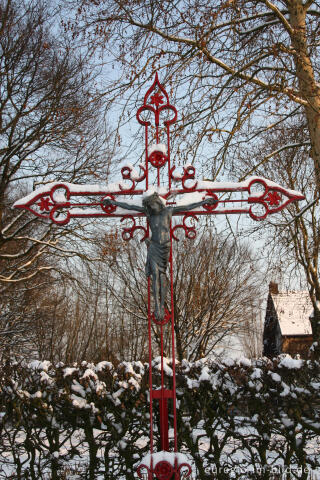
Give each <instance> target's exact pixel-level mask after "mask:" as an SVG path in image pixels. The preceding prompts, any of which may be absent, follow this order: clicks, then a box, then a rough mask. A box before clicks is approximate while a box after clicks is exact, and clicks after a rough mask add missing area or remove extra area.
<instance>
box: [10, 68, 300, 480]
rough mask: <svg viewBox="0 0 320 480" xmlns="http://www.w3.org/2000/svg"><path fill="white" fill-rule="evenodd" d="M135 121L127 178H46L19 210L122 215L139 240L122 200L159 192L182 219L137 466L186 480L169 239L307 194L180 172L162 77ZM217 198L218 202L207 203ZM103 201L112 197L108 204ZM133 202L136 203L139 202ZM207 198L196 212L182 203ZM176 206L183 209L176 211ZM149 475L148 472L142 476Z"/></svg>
mask: <svg viewBox="0 0 320 480" xmlns="http://www.w3.org/2000/svg"><path fill="white" fill-rule="evenodd" d="M137 120H138V122H139V123H140V124H141V125H143V126H144V138H145V160H144V163H143V164H139V165H138V171H137V170H136V169H135V168H134V167H133V166H132V165H126V166H123V167H122V169H121V175H122V180H121V181H120V182H116V183H113V184H108V185H76V184H70V183H58V182H54V183H49V184H46V185H44V186H42V187H40V188H38V189H37V190H35V191H33V192H32V193H30V194H29V195H28V196H26V197H24V198H22V199H21V200H18V201H17V202H16V203H15V205H14V206H15V208H20V209H25V210H28V211H29V212H31V213H33V214H35V215H37V216H38V217H40V218H46V219H49V220H51V221H52V222H54V223H56V224H58V225H65V224H67V223H68V222H69V221H70V220H71V219H72V218H82V217H87V218H88V217H90V218H94V217H97V218H98V217H103V218H114V217H118V218H120V219H121V222H122V221H124V220H127V221H129V225H127V226H125V227H123V231H122V237H123V239H124V240H130V239H132V238H133V235H134V234H135V232H136V231H138V232H140V233H142V238H141V241H143V240H146V239H147V238H148V237H149V229H150V225H149V224H148V222H147V221H146V220H145V223H144V225H141V224H140V223H141V222H140V223H138V224H137V222H136V219H137V218H145V217H146V214H145V212H144V211H142V210H143V209H141V208H140V209H138V210H137V211H134V210H133V211H132V208H130V209H129V210H128V209H126V208H122V207H121V206H119V205H113V204H112V202H115V203H117V202H118V201H119V200H120V199H121V198H127V199H128V200H127V201H126V203H127V204H128V203H131V204H132V205H137V204H138V203H139V202H140V203H139V205H142V198H143V196H144V197H145V196H146V195H148V194H151V193H152V192H157V194H158V195H160V197H161V198H162V199H163V201H164V203H166V204H167V205H169V206H173V207H175V208H173V209H172V212H173V213H172V214H173V216H179V217H182V220H181V221H180V223H173V222H171V223H170V231H169V234H170V255H169V267H170V268H169V270H170V302H169V305H170V307H169V308H168V309H167V310H166V311H165V315H164V316H163V317H160V318H159V316H156V315H155V314H154V307H153V304H154V301H153V300H154V299H152V295H151V279H150V276H149V277H148V334H149V389H150V455H148V456H147V457H145V458H144V459H143V460H142V462H141V463H140V465H139V467H138V469H137V473H138V475H139V477H140V478H145V476H144V477H143V475H147V478H148V479H152V478H157V479H158V480H170V479H172V478H174V479H180V478H182V475H183V478H187V477H188V476H190V475H191V473H192V472H191V467H190V465H189V464H188V460H187V458H186V457H185V456H184V455H182V454H180V453H178V452H177V412H176V380H175V367H176V361H175V331H174V314H173V312H174V308H173V268H174V266H173V261H172V244H173V241H174V240H175V241H178V240H179V239H178V236H177V233H178V231H179V230H182V231H183V232H184V233H185V236H186V237H187V238H188V239H193V238H194V237H195V236H196V229H195V222H196V221H197V220H198V217H199V216H200V215H226V214H248V215H249V216H250V217H251V218H252V219H254V220H264V219H265V218H266V217H267V216H268V215H272V214H274V213H277V212H279V211H280V210H282V209H283V208H285V207H286V206H287V205H289V204H290V203H291V202H294V201H297V200H302V199H304V196H303V195H302V194H301V193H299V192H295V191H292V190H288V189H285V188H283V187H281V186H280V185H278V184H276V183H274V182H272V181H269V180H266V179H264V178H261V177H251V178H248V179H247V180H245V181H243V182H240V183H232V182H227V183H219V182H211V181H204V180H198V179H197V178H196V170H195V167H194V166H192V165H186V166H184V167H183V168H182V171H180V172H177V171H176V166H175V165H174V163H173V162H172V159H171V152H170V127H171V125H172V124H173V123H174V122H175V121H176V120H177V110H176V109H175V107H174V106H173V105H171V104H170V102H169V97H168V94H167V92H166V90H165V88H164V87H163V86H162V85H161V84H160V83H159V79H158V75H157V74H156V76H155V80H154V82H153V84H152V85H151V87H150V88H149V90H148V91H147V93H146V94H145V96H144V101H143V105H142V106H141V107H140V108H139V109H138V111H137ZM208 198H213V199H215V200H216V202H212V201H211V203H210V202H209V203H205V202H204V200H205V199H208ZM106 199H109V202H105V203H103V202H104V201H105V200H106ZM134 199H135V200H134ZM119 203H121V202H119ZM192 203H202V205H201V207H197V208H195V209H194V210H192V211H189V210H190V208H189V209H187V208H186V210H185V211H184V210H183V205H190V204H192ZM177 206H179V208H176V207H177ZM153 322H155V323H156V324H157V325H158V326H159V328H160V339H161V342H160V343H161V348H160V354H161V372H160V373H161V385H160V387H159V388H155V387H154V385H153V375H152V358H153V351H152V328H151V326H152V323H153ZM165 328H170V338H171V355H172V371H173V376H172V386H171V388H168V387H166V385H165V376H164V372H165V368H166V359H165V358H164V347H163V339H164V329H165ZM154 401H158V402H159V411H160V443H161V452H157V453H155V452H154V436H153V423H154V422H153V404H154ZM168 402H171V408H172V410H173V442H172V443H173V445H172V448H173V451H171V452H170V451H169V450H170V442H169V423H168ZM143 472H145V473H143Z"/></svg>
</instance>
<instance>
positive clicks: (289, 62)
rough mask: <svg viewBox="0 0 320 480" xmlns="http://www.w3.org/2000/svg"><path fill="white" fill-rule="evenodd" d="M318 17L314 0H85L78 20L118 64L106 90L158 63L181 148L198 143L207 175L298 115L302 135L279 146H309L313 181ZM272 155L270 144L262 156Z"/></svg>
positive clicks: (120, 88) (318, 138)
mask: <svg viewBox="0 0 320 480" xmlns="http://www.w3.org/2000/svg"><path fill="white" fill-rule="evenodd" d="M71 3H72V2H71ZM319 16H320V10H319V2H318V0H310V1H303V0H275V1H269V0H234V1H230V2H225V1H222V0H221V1H220V0H219V1H216V2H209V3H208V2H201V1H198V0H190V1H181V2H171V1H158V0H148V1H146V2H140V1H138V0H137V1H131V2H130V3H129V4H127V3H125V2H122V1H119V0H102V1H99V2H95V1H91V0H83V1H82V7H80V9H79V15H78V22H77V24H76V26H77V27H78V31H79V32H82V34H84V35H87V36H88V38H89V39H90V41H92V39H93V38H94V37H96V40H97V42H96V46H97V47H99V46H101V45H103V47H104V48H106V49H107V51H108V53H109V55H110V56H111V59H112V60H113V61H114V62H118V65H119V67H120V68H121V69H122V72H123V74H122V75H121V76H119V78H117V83H112V84H109V85H107V91H108V92H109V93H110V94H112V95H114V93H115V92H117V93H118V94H121V95H124V92H125V90H126V89H129V88H131V87H132V86H134V87H140V86H141V85H142V84H144V83H145V82H146V81H149V78H148V74H149V73H150V74H152V73H153V71H154V70H155V69H160V70H163V73H162V78H163V80H164V81H165V83H166V84H167V85H169V86H170V87H172V92H171V93H172V94H174V92H176V95H177V96H178V98H176V101H177V102H178V105H181V106H182V108H183V117H182V119H181V120H180V124H179V125H178V129H179V133H180V137H179V142H178V143H179V145H177V147H176V148H177V149H178V153H179V152H180V156H181V157H182V158H184V157H185V156H187V155H188V156H189V157H192V158H193V159H195V158H196V155H197V154H199V153H200V152H201V156H202V163H205V162H206V161H207V163H206V164H205V165H206V171H207V175H210V176H211V177H213V178H215V177H216V176H217V175H218V174H219V173H221V172H223V171H224V169H225V168H226V167H228V168H230V167H231V169H232V166H233V161H234V159H235V158H237V151H238V149H239V147H240V148H241V147H242V146H244V145H246V143H248V142H250V143H251V144H253V145H254V143H255V142H256V140H257V138H259V137H260V135H262V134H263V133H264V132H270V131H272V129H273V127H274V126H276V125H279V124H282V123H285V122H286V120H287V119H288V118H290V117H292V116H295V115H296V114H297V113H300V114H301V115H303V116H304V118H305V123H306V126H307V131H306V137H305V138H303V139H302V140H301V141H299V142H293V143H291V142H290V143H289V142H287V141H286V139H283V140H282V142H281V145H279V146H278V149H277V151H278V150H279V149H280V151H285V150H287V149H289V150H292V149H294V148H296V147H299V145H301V142H302V144H305V145H308V146H309V150H310V155H311V157H312V160H313V166H314V170H315V172H316V174H315V178H316V182H317V187H318V190H319V189H320V171H319V165H320V133H319V132H320V128H319V127H320V123H319V122H320V120H319V119H320V115H319V113H320V86H319V82H318V81H319V66H318V55H319V42H318V41H317V36H318V33H319ZM73 27H74V25H73ZM178 147H179V148H178ZM205 152H208V153H207V154H205ZM275 154H276V151H273V150H272V149H271V148H268V147H267V148H266V151H265V155H264V157H263V159H262V161H263V162H267V161H268V160H269V159H270V158H273V157H274V155H275ZM255 168H256V164H254V165H253V167H252V169H251V171H254V170H255ZM248 173H249V172H248V171H246V172H245V174H248Z"/></svg>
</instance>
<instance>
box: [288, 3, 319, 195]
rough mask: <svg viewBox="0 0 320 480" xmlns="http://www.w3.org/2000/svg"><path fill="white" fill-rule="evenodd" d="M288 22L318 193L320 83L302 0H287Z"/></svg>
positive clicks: (305, 9)
mask: <svg viewBox="0 0 320 480" xmlns="http://www.w3.org/2000/svg"><path fill="white" fill-rule="evenodd" d="M288 9H289V13H290V24H291V26H292V29H293V31H292V34H291V42H292V47H293V49H294V60H295V66H296V73H297V78H298V82H299V90H300V93H301V96H302V97H303V99H304V100H306V101H307V103H308V104H307V105H306V106H305V112H306V118H307V124H308V129H309V134H310V142H311V150H310V156H311V158H312V159H313V162H314V170H315V178H316V182H317V189H318V191H319V193H320V85H319V84H318V83H317V82H316V79H315V74H314V70H313V67H312V63H311V59H310V54H309V51H308V44H307V34H306V12H307V7H305V6H304V5H303V2H302V0H291V1H288Z"/></svg>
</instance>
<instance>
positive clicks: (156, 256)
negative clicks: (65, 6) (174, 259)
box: [146, 240, 170, 277]
mask: <svg viewBox="0 0 320 480" xmlns="http://www.w3.org/2000/svg"><path fill="white" fill-rule="evenodd" d="M169 257H170V241H169V242H166V243H155V242H153V241H152V240H151V242H150V245H149V247H148V253H147V262H146V275H147V277H150V275H152V272H153V271H154V270H155V269H157V270H158V271H159V272H160V273H166V270H167V266H168V262H169Z"/></svg>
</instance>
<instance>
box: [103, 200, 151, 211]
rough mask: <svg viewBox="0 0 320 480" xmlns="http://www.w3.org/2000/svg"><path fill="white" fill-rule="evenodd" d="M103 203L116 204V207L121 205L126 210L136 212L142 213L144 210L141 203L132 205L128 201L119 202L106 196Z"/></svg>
mask: <svg viewBox="0 0 320 480" xmlns="http://www.w3.org/2000/svg"><path fill="white" fill-rule="evenodd" d="M102 203H103V205H106V206H108V205H114V206H115V207H120V208H123V209H125V210H134V211H135V212H141V213H143V212H144V208H143V207H141V206H140V205H132V204H130V203H126V202H118V201H117V200H112V199H111V198H105V199H104V200H103V202H102Z"/></svg>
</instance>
